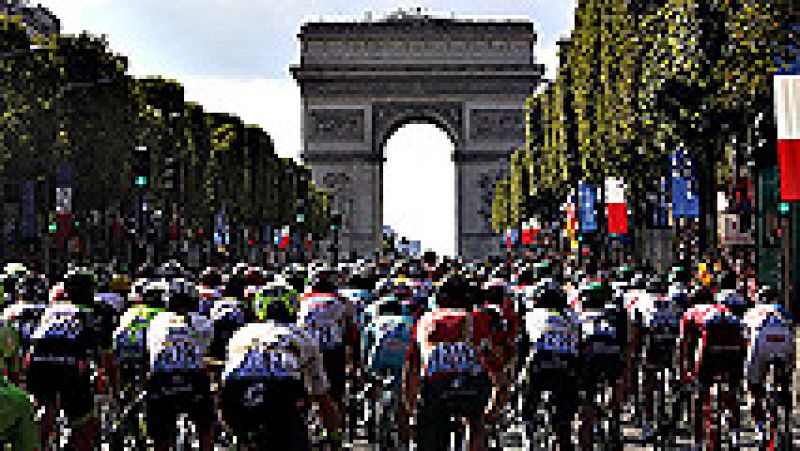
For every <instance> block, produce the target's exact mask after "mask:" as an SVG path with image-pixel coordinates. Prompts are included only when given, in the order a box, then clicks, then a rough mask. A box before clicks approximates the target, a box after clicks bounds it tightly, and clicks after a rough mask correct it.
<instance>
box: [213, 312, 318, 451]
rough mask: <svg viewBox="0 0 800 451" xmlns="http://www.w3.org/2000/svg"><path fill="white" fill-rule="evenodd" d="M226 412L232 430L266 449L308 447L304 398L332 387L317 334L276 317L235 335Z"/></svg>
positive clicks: (226, 380) (228, 369)
mask: <svg viewBox="0 0 800 451" xmlns="http://www.w3.org/2000/svg"><path fill="white" fill-rule="evenodd" d="M222 378H223V382H222V388H221V397H222V399H221V403H220V408H221V414H222V417H223V418H224V420H225V422H226V423H227V424H228V425H229V427H230V428H231V430H232V431H233V433H234V434H235V435H236V436H237V437H239V439H240V440H244V441H246V442H248V443H257V444H258V445H259V447H262V448H264V449H308V448H309V447H308V424H307V422H306V410H305V402H304V401H305V398H306V396H307V395H311V396H315V395H316V396H321V395H324V394H326V393H327V392H328V391H329V390H330V385H329V382H328V379H327V376H326V373H325V370H324V369H323V361H322V356H321V354H320V351H319V349H318V347H317V343H316V339H315V338H314V337H313V336H312V335H311V334H310V333H309V332H308V331H307V330H305V329H304V328H302V327H298V326H296V325H294V324H281V323H277V322H273V321H267V322H265V323H256V324H248V325H246V326H244V327H242V328H241V329H239V330H238V331H236V333H235V334H234V335H233V337H231V339H230V342H229V343H228V356H227V360H226V363H225V369H224V371H223V376H222Z"/></svg>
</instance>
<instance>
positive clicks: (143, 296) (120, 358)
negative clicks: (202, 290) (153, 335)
mask: <svg viewBox="0 0 800 451" xmlns="http://www.w3.org/2000/svg"><path fill="white" fill-rule="evenodd" d="M169 290H170V287H169V284H168V283H167V282H166V281H151V282H147V283H144V282H143V283H142V286H141V288H140V289H139V290H138V292H133V293H131V295H130V296H129V298H130V300H131V302H132V303H133V305H131V306H130V307H129V308H128V309H127V310H126V311H125V313H123V314H122V317H121V318H120V322H119V326H117V328H116V329H115V330H114V332H113V335H112V341H113V348H114V359H115V361H116V364H117V367H118V368H119V372H118V378H119V380H118V381H116V382H115V383H114V387H115V388H117V389H119V391H118V392H117V393H118V394H119V395H120V396H122V398H123V399H127V398H129V397H130V396H129V395H131V394H136V393H138V392H139V391H140V390H139V388H140V387H139V384H140V383H143V382H144V381H145V378H146V373H147V368H148V362H147V327H148V326H149V325H150V321H152V319H153V318H155V317H156V315H158V314H159V313H162V312H164V311H166V307H167V297H168V295H169Z"/></svg>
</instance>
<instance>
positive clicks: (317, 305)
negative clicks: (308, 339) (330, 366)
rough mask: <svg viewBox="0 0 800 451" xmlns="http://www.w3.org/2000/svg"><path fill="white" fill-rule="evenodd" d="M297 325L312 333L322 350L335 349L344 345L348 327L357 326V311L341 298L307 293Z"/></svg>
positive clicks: (301, 302) (301, 303)
mask: <svg viewBox="0 0 800 451" xmlns="http://www.w3.org/2000/svg"><path fill="white" fill-rule="evenodd" d="M297 323H298V324H299V325H301V326H303V327H306V328H307V329H308V330H309V331H310V332H311V333H312V335H313V336H314V337H315V338H316V339H317V342H318V343H319V346H320V348H321V349H334V348H337V347H339V346H343V345H344V335H345V327H346V325H347V324H348V323H350V324H355V309H354V308H353V304H351V303H350V302H348V301H347V300H345V299H343V298H342V297H340V296H336V295H333V294H327V293H324V294H323V293H307V294H305V295H303V297H302V299H301V300H300V311H299V312H298V315H297Z"/></svg>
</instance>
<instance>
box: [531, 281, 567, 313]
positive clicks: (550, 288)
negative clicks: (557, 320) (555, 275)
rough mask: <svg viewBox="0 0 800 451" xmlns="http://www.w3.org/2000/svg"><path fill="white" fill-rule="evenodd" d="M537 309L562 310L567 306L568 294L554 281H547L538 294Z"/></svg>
mask: <svg viewBox="0 0 800 451" xmlns="http://www.w3.org/2000/svg"><path fill="white" fill-rule="evenodd" d="M535 306H536V307H539V308H545V309H562V308H564V307H566V306H567V293H566V292H565V291H564V290H563V289H562V288H561V286H560V285H559V284H558V283H556V282H554V281H547V282H545V283H544V285H543V286H542V287H540V288H539V289H538V290H537V293H536V304H535Z"/></svg>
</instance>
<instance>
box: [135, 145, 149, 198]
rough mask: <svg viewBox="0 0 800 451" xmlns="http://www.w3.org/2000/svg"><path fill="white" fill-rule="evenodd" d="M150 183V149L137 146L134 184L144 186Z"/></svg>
mask: <svg viewBox="0 0 800 451" xmlns="http://www.w3.org/2000/svg"><path fill="white" fill-rule="evenodd" d="M149 183H150V151H149V150H148V149H147V147H146V146H137V147H136V149H134V151H133V184H134V185H136V186H138V187H140V188H142V187H145V186H147V185H148V184H149Z"/></svg>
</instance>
